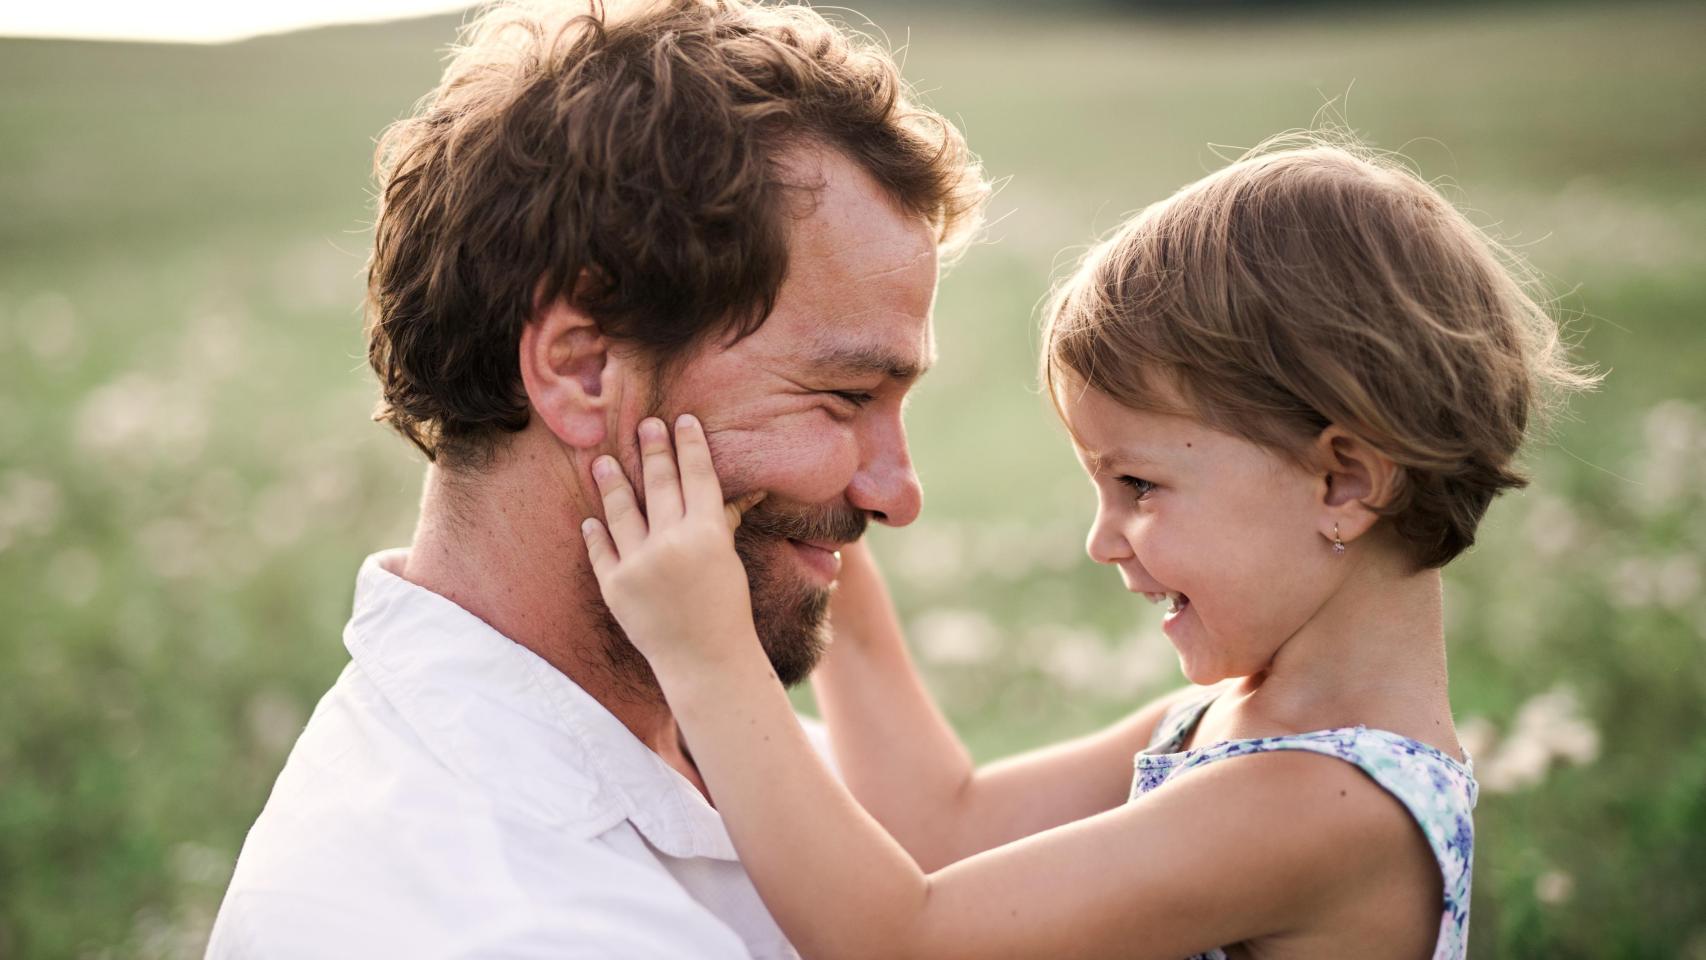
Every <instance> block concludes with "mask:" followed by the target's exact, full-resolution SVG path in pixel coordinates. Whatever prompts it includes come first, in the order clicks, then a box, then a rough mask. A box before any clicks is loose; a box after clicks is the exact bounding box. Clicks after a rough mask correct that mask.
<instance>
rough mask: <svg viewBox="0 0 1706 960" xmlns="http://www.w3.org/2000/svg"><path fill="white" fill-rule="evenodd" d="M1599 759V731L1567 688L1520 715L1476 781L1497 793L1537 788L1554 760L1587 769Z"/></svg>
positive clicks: (1533, 700)
mask: <svg viewBox="0 0 1706 960" xmlns="http://www.w3.org/2000/svg"><path fill="white" fill-rule="evenodd" d="M1598 758H1599V730H1598V729H1596V728H1595V727H1594V726H1593V723H1592V722H1591V721H1590V720H1589V719H1588V718H1587V717H1585V716H1583V715H1582V707H1581V702H1580V700H1578V699H1577V697H1576V694H1575V691H1574V690H1571V689H1570V688H1569V687H1567V686H1563V685H1560V686H1557V687H1554V688H1552V689H1551V690H1549V691H1547V692H1545V693H1542V694H1538V695H1536V696H1534V697H1533V698H1531V699H1529V701H1528V702H1527V703H1524V704H1523V705H1522V707H1521V709H1519V710H1518V711H1517V715H1516V719H1515V720H1514V721H1513V722H1512V724H1511V730H1510V733H1509V734H1508V735H1507V736H1506V737H1505V739H1504V741H1503V742H1501V743H1499V744H1498V745H1497V746H1496V747H1494V748H1492V749H1490V751H1489V753H1488V755H1487V757H1486V760H1485V762H1483V763H1478V764H1477V768H1476V778H1477V779H1478V780H1480V781H1481V786H1482V787H1483V788H1485V789H1486V790H1488V791H1489V792H1492V793H1511V792H1514V791H1517V790H1523V789H1527V788H1529V787H1534V786H1537V785H1538V784H1540V783H1541V781H1543V780H1545V779H1546V773H1547V771H1549V770H1550V769H1551V767H1552V763H1553V761H1554V760H1559V759H1562V760H1567V761H1569V762H1570V763H1573V764H1576V765H1577V766H1585V765H1587V764H1590V763H1592V762H1594V761H1595V760H1597V759H1598Z"/></svg>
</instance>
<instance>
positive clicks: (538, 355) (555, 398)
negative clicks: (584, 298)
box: [519, 297, 612, 449]
mask: <svg viewBox="0 0 1706 960" xmlns="http://www.w3.org/2000/svg"><path fill="white" fill-rule="evenodd" d="M519 350H520V360H521V385H522V388H523V389H524V390H526V391H527V400H528V403H529V404H530V405H531V406H532V407H533V413H534V415H535V416H537V417H538V418H539V419H540V420H542V421H544V424H545V426H546V427H547V428H548V429H549V430H550V431H551V432H552V433H553V434H555V435H556V436H557V439H559V440H561V441H563V442H564V443H565V444H568V445H569V446H571V447H579V448H582V449H588V448H591V447H596V446H598V445H599V444H601V443H603V442H604V438H605V433H606V432H607V429H608V427H607V425H606V424H607V418H606V414H607V413H608V412H609V404H610V397H611V393H612V391H611V390H610V386H611V382H610V381H611V377H612V370H611V363H610V360H611V357H610V344H609V342H608V341H607V340H606V339H605V338H604V335H603V334H601V333H600V332H599V330H598V324H596V323H594V322H593V319H592V317H590V316H588V315H587V314H586V312H585V311H583V310H581V309H580V308H578V307H575V306H573V305H571V304H570V303H569V300H568V298H567V297H558V298H556V299H555V300H550V301H541V302H538V303H536V304H535V305H534V310H533V316H532V317H531V318H530V319H529V320H528V321H527V325H526V326H524V327H522V329H521V343H520V347H519Z"/></svg>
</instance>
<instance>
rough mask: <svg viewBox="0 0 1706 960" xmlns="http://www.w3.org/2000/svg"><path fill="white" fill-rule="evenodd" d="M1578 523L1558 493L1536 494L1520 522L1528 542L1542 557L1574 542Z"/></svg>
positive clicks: (1560, 551)
mask: <svg viewBox="0 0 1706 960" xmlns="http://www.w3.org/2000/svg"><path fill="white" fill-rule="evenodd" d="M1580 527H1581V523H1580V521H1579V520H1578V519H1577V517H1576V514H1575V511H1574V510H1571V509H1570V505H1569V504H1568V503H1566V502H1565V501H1563V500H1562V499H1560V498H1558V497H1549V496H1544V495H1538V496H1536V497H1535V498H1534V500H1533V505H1532V506H1531V507H1530V508H1529V511H1528V517H1527V520H1526V522H1525V524H1524V528H1525V532H1526V533H1527V534H1528V542H1529V543H1530V544H1531V545H1532V546H1533V547H1534V552H1535V553H1537V554H1539V555H1540V556H1541V557H1543V558H1547V559H1550V558H1553V557H1559V556H1562V555H1563V554H1565V553H1567V552H1569V550H1570V548H1571V547H1573V546H1575V544H1576V541H1577V538H1578V531H1579V530H1580Z"/></svg>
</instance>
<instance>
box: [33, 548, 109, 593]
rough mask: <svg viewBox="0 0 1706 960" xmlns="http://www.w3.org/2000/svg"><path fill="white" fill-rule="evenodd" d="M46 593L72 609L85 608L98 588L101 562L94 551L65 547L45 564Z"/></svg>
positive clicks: (99, 585) (99, 586)
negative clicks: (51, 594)
mask: <svg viewBox="0 0 1706 960" xmlns="http://www.w3.org/2000/svg"><path fill="white" fill-rule="evenodd" d="M46 578H47V589H48V590H49V592H51V593H53V594H54V595H56V596H58V597H59V598H60V599H61V600H64V601H65V602H66V603H67V604H70V605H71V606H73V607H81V606H84V605H86V604H87V603H88V602H89V601H90V600H93V599H94V598H95V594H96V593H97V592H98V591H99V590H100V588H101V561H100V558H99V557H97V556H95V554H94V551H92V550H88V549H85V548H83V547H67V548H66V549H64V550H61V551H59V552H58V553H56V554H54V556H53V559H52V560H50V561H48V564H47V574H46Z"/></svg>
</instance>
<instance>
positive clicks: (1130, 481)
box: [1116, 477, 1155, 500]
mask: <svg viewBox="0 0 1706 960" xmlns="http://www.w3.org/2000/svg"><path fill="white" fill-rule="evenodd" d="M1116 479H1117V480H1118V481H1119V482H1120V483H1122V484H1124V485H1125V486H1127V487H1130V488H1131V490H1132V492H1133V493H1135V494H1137V499H1139V500H1142V499H1143V498H1144V497H1147V496H1149V494H1150V493H1151V492H1152V491H1154V489H1155V484H1153V483H1150V482H1149V481H1148V480H1145V479H1143V478H1142V477H1117V478H1116Z"/></svg>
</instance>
